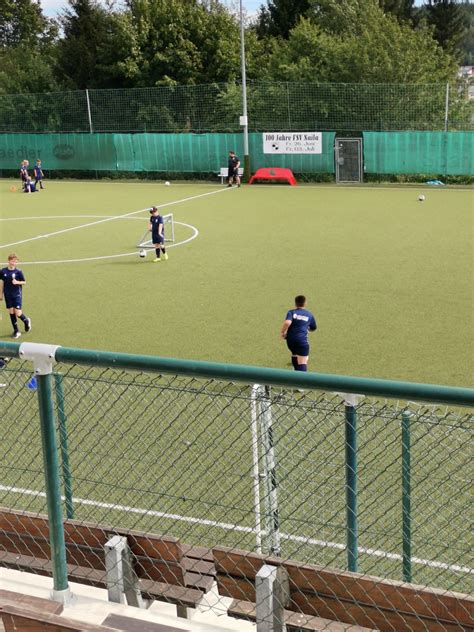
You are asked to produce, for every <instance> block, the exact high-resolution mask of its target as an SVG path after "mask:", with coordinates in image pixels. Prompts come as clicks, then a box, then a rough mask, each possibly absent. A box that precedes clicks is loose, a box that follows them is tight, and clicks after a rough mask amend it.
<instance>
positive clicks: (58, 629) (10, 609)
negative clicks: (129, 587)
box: [1, 606, 117, 632]
mask: <svg viewBox="0 0 474 632" xmlns="http://www.w3.org/2000/svg"><path fill="white" fill-rule="evenodd" d="M1 617H2V620H3V624H4V626H5V632H20V631H21V632H117V630H116V629H115V630H114V629H113V628H111V627H108V626H107V627H106V626H103V625H94V624H91V623H85V622H81V621H74V620H72V619H67V618H65V617H62V616H60V615H57V614H52V613H48V612H45V613H43V614H41V613H40V612H38V611H33V610H31V611H30V610H28V609H26V608H18V607H14V606H6V607H5V608H4V609H3V611H2V612H1Z"/></svg>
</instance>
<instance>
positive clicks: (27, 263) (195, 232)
mask: <svg viewBox="0 0 474 632" xmlns="http://www.w3.org/2000/svg"><path fill="white" fill-rule="evenodd" d="M129 219H130V218H129ZM131 219H137V218H136V217H133V218H131ZM175 224H179V225H180V226H186V228H190V229H191V231H192V233H193V234H192V235H191V237H188V238H187V239H184V240H183V241H178V242H176V243H175V244H170V243H167V244H166V248H167V249H168V248H177V247H178V246H184V244H187V243H189V242H190V241H193V240H194V239H196V237H198V236H199V230H198V229H197V228H196V226H192V225H191V224H185V223H184V222H175ZM136 256H137V252H136V251H135V252H121V253H120V254H118V255H101V256H100V257H83V258H82V259H47V260H44V261H22V262H21V265H25V266H34V265H45V264H56V263H82V262H86V261H101V260H104V259H119V258H120V257H136Z"/></svg>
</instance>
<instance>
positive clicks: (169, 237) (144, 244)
mask: <svg viewBox="0 0 474 632" xmlns="http://www.w3.org/2000/svg"><path fill="white" fill-rule="evenodd" d="M163 223H164V227H163V228H164V230H165V242H174V217H173V213H167V214H166V215H163ZM136 247H137V248H141V249H144V250H146V249H148V250H154V248H153V242H152V241H151V232H150V231H149V230H146V231H145V232H144V233H143V235H142V237H141V239H139V241H138V244H137V246H136Z"/></svg>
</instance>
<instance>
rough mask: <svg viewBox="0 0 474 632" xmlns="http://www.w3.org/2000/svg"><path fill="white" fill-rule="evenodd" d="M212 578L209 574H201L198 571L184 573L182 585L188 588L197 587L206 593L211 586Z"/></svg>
mask: <svg viewBox="0 0 474 632" xmlns="http://www.w3.org/2000/svg"><path fill="white" fill-rule="evenodd" d="M213 583H214V578H213V577H211V576H210V575H201V574H200V573H185V575H184V585H185V586H188V587H189V588H197V589H198V590H200V591H202V592H204V593H207V592H209V590H211V588H212V584H213Z"/></svg>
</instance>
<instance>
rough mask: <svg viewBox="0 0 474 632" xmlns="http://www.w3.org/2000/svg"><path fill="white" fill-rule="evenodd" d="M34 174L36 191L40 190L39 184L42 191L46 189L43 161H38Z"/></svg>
mask: <svg viewBox="0 0 474 632" xmlns="http://www.w3.org/2000/svg"><path fill="white" fill-rule="evenodd" d="M34 172H35V186H36V189H38V184H39V188H40V189H44V186H43V177H44V173H43V168H42V167H41V160H37V161H36V164H35V168H34Z"/></svg>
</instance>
